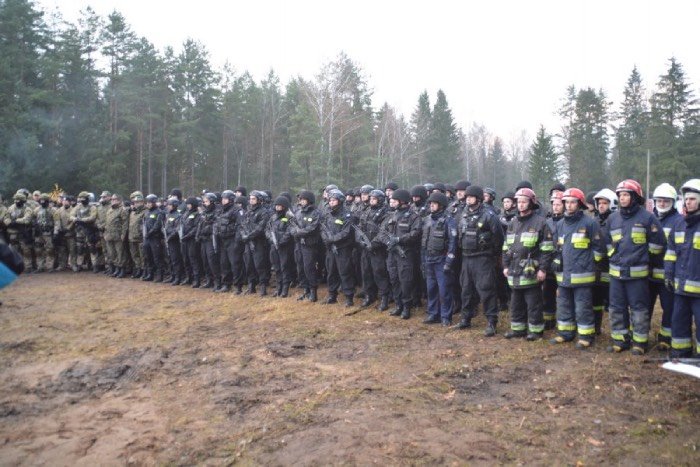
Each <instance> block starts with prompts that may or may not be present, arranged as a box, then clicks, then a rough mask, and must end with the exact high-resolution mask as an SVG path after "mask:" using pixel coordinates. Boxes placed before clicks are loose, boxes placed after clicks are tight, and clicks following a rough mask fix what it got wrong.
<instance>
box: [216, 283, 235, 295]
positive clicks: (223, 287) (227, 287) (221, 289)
mask: <svg viewBox="0 0 700 467" xmlns="http://www.w3.org/2000/svg"><path fill="white" fill-rule="evenodd" d="M230 291H231V286H230V285H228V284H221V287H219V289H218V290H216V291H215V292H219V293H226V292H230Z"/></svg>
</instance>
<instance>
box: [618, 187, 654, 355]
mask: <svg viewBox="0 0 700 467" xmlns="http://www.w3.org/2000/svg"><path fill="white" fill-rule="evenodd" d="M615 192H616V193H617V197H618V200H619V203H620V209H618V210H617V211H616V212H614V213H613V214H612V215H611V216H610V229H609V231H608V234H607V238H606V244H607V249H608V257H609V258H610V305H609V306H610V312H609V315H610V329H611V334H612V346H611V347H610V349H609V350H610V351H612V352H622V351H624V350H628V349H629V348H630V347H632V353H633V354H634V355H643V354H644V353H645V352H646V350H647V346H648V342H649V280H648V279H649V270H650V268H651V265H652V264H654V257H655V256H662V255H663V254H664V250H665V248H666V238H665V236H664V231H663V229H662V228H661V224H660V223H659V220H658V219H657V218H656V217H655V216H654V215H653V214H652V213H650V212H648V211H647V210H646V209H644V207H643V206H644V202H645V200H644V197H643V195H642V186H641V185H640V184H639V182H637V181H636V180H623V181H622V182H620V183H619V184H618V185H617V189H616V190H615ZM630 326H631V328H632V338H631V339H630ZM630 341H631V342H630Z"/></svg>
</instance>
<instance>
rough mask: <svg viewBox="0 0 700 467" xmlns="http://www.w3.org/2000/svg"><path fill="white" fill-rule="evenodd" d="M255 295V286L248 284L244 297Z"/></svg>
mask: <svg viewBox="0 0 700 467" xmlns="http://www.w3.org/2000/svg"><path fill="white" fill-rule="evenodd" d="M254 293H255V284H248V288H247V289H246V291H245V294H246V295H252V294H254Z"/></svg>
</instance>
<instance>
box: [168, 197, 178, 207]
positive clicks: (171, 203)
mask: <svg viewBox="0 0 700 467" xmlns="http://www.w3.org/2000/svg"><path fill="white" fill-rule="evenodd" d="M168 206H175V207H176V208H177V207H178V206H180V200H179V199H177V198H170V199H169V200H168Z"/></svg>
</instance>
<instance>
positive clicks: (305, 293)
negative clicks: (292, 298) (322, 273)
mask: <svg viewBox="0 0 700 467" xmlns="http://www.w3.org/2000/svg"><path fill="white" fill-rule="evenodd" d="M310 295H311V289H309V288H306V289H304V293H303V294H301V295H299V296H298V297H297V301H298V302H301V301H303V300H304V299H305V298H309V296H310Z"/></svg>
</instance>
